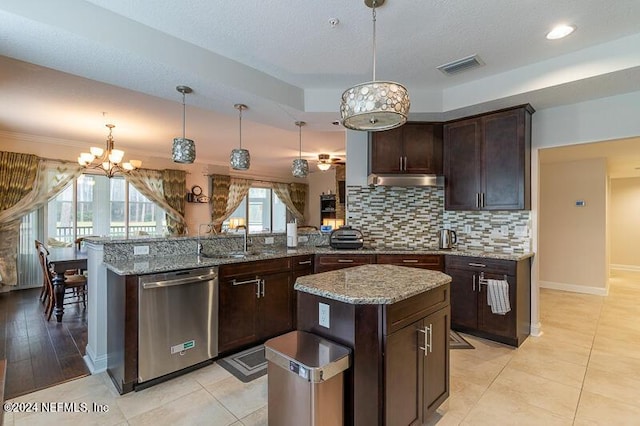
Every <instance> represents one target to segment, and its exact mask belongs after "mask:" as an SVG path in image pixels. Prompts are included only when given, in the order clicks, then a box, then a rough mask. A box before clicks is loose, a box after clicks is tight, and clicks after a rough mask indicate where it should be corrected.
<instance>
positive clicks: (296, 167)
mask: <svg viewBox="0 0 640 426" xmlns="http://www.w3.org/2000/svg"><path fill="white" fill-rule="evenodd" d="M306 124H307V123H305V122H304V121H296V126H298V142H299V151H298V158H296V159H294V160H293V165H292V166H291V173H293V175H294V176H295V177H299V178H303V177H307V175H308V174H309V162H308V161H307V160H303V159H302V126H305V125H306Z"/></svg>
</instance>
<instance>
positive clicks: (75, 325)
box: [0, 289, 89, 399]
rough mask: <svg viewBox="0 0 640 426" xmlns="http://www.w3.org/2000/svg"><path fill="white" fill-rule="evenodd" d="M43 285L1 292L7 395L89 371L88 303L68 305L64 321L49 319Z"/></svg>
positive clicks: (0, 345) (0, 350)
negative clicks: (42, 298)
mask: <svg viewBox="0 0 640 426" xmlns="http://www.w3.org/2000/svg"><path fill="white" fill-rule="evenodd" d="M39 294H40V289H27V290H17V291H11V292H8V293H1V294H0V359H5V358H6V361H7V371H6V379H5V380H6V382H5V389H4V398H5V399H11V398H15V397H16V396H20V395H24V394H27V393H30V392H33V391H35V390H38V389H43V388H46V387H49V386H53V385H56V384H59V383H63V382H66V381H69V380H72V379H76V378H79V377H83V376H87V375H89V370H88V369H87V366H86V365H85V363H84V361H83V359H82V356H83V355H84V352H85V346H86V345H87V316H86V310H85V309H84V308H83V307H82V305H81V304H80V305H70V306H69V307H65V313H64V317H63V319H62V322H61V323H58V322H56V320H55V317H52V318H51V321H49V322H47V321H46V320H45V316H44V313H43V312H44V306H43V305H42V304H41V303H40V301H39V300H38V296H39Z"/></svg>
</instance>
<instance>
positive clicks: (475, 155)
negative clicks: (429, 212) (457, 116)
mask: <svg viewBox="0 0 640 426" xmlns="http://www.w3.org/2000/svg"><path fill="white" fill-rule="evenodd" d="M480 128H481V123H480V119H479V118H476V119H469V120H463V121H457V122H454V123H450V124H446V125H445V126H444V176H445V209H446V210H478V209H479V197H480V195H479V194H480V192H481V188H480V171H481V170H482V164H481V160H482V157H481V148H482V141H481V135H482V133H481V130H480Z"/></svg>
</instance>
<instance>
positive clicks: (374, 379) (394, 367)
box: [298, 284, 451, 426]
mask: <svg viewBox="0 0 640 426" xmlns="http://www.w3.org/2000/svg"><path fill="white" fill-rule="evenodd" d="M319 303H324V304H326V305H329V311H330V312H331V322H330V327H329V328H326V327H323V326H320V325H319V324H318V309H319V308H318V306H319ZM449 304H450V286H449V284H446V285H442V286H440V287H436V288H434V289H431V290H429V291H427V292H424V293H421V294H418V295H415V296H413V297H410V298H408V299H404V300H401V301H399V302H396V303H393V304H387V305H366V304H349V303H345V302H341V301H337V300H334V299H328V298H324V297H321V296H318V295H314V294H309V293H305V292H300V293H299V294H298V329H299V330H302V331H308V332H311V333H314V334H317V335H319V336H322V337H324V338H327V339H329V340H333V341H335V342H337V343H339V344H342V345H345V346H348V347H349V348H351V350H352V356H353V359H354V362H353V364H352V367H351V368H350V369H349V370H348V371H347V372H346V373H345V406H346V407H347V411H346V413H345V424H362V425H387V426H388V425H403V426H406V425H419V424H423V423H426V422H427V421H428V420H427V417H429V416H430V415H431V414H432V413H433V412H435V410H436V409H437V408H438V406H439V405H440V404H442V402H444V401H445V400H446V399H447V398H448V396H449V326H450V312H451V311H450V306H449ZM422 348H426V349H422Z"/></svg>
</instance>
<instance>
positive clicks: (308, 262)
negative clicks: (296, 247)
mask: <svg viewBox="0 0 640 426" xmlns="http://www.w3.org/2000/svg"><path fill="white" fill-rule="evenodd" d="M298 265H311V261H310V260H303V261H301V262H298Z"/></svg>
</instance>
